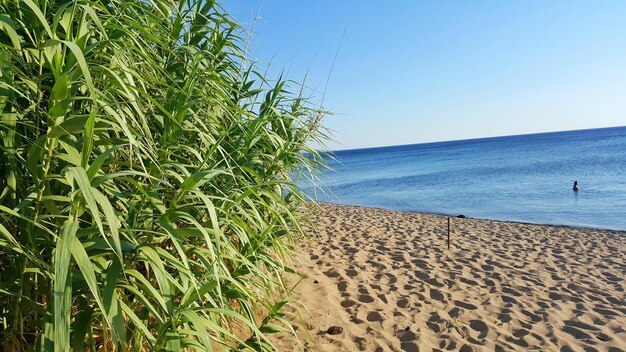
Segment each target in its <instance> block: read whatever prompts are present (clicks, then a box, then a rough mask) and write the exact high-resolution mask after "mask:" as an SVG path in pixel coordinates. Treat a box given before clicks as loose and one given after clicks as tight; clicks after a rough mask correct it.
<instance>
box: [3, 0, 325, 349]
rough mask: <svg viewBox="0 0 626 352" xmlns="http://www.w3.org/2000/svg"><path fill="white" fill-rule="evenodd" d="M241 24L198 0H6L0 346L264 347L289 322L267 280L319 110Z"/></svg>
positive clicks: (277, 278) (295, 201)
mask: <svg viewBox="0 0 626 352" xmlns="http://www.w3.org/2000/svg"><path fill="white" fill-rule="evenodd" d="M242 33H243V31H242V30H241V29H240V27H239V26H238V25H237V24H236V23H234V22H233V21H232V20H231V19H230V18H229V16H228V15H227V14H226V13H225V12H224V11H223V10H222V9H221V8H220V7H219V6H218V5H216V4H215V3H214V2H213V1H208V0H188V1H173V0H170V1H167V0H150V1H145V0H111V1H93V0H92V1H88V0H84V1H54V0H38V1H37V0H0V39H1V40H0V112H1V113H2V115H1V118H0V343H1V346H2V349H3V350H5V351H20V350H54V351H67V350H70V349H71V350H74V351H82V350H92V351H96V350H99V351H100V350H101V351H112V350H130V351H139V350H166V351H179V350H181V349H191V350H221V349H232V348H238V349H246V348H250V349H257V350H269V349H272V346H271V344H270V343H269V341H268V340H267V337H266V334H267V333H270V332H273V331H275V330H278V329H280V326H282V328H285V329H289V326H288V323H286V321H285V320H284V319H283V313H281V307H282V306H283V305H284V304H285V302H284V301H279V302H274V301H272V300H270V299H269V298H268V297H269V296H270V295H271V293H272V292H274V291H275V290H276V289H277V288H280V287H281V286H282V285H283V281H282V276H281V275H282V274H283V273H284V272H285V271H286V270H287V268H286V267H285V264H284V258H285V255H286V253H287V252H288V243H289V241H290V240H291V239H292V236H294V234H295V235H298V234H300V233H301V230H300V228H299V218H298V216H297V215H296V212H295V209H296V208H297V207H298V206H299V205H300V204H301V201H302V196H301V194H300V193H299V192H298V190H297V188H296V187H294V185H293V182H292V179H291V175H292V173H293V172H294V170H297V169H299V168H303V167H304V168H314V167H316V162H315V161H313V159H314V158H313V156H315V155H316V153H315V151H314V150H311V149H310V148H309V147H308V146H307V145H308V144H307V141H308V140H310V139H311V138H318V137H319V136H321V134H319V132H318V126H319V117H320V115H319V113H318V112H317V111H316V110H314V109H311V108H310V105H309V104H308V103H307V101H306V99H304V97H303V96H302V94H300V95H294V94H291V93H289V92H288V91H287V85H288V84H287V83H288V82H285V81H283V80H281V79H279V80H278V81H276V82H271V81H268V80H266V78H265V77H264V75H262V74H260V73H259V72H258V71H257V70H256V67H255V66H254V65H252V64H251V63H249V62H248V61H247V59H246V57H245V55H244V50H242V48H241V46H242V43H243V41H242V39H241V36H242ZM292 85H293V84H292ZM260 312H262V313H264V314H260ZM277 324H278V326H277Z"/></svg>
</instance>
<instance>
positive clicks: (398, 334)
mask: <svg viewBox="0 0 626 352" xmlns="http://www.w3.org/2000/svg"><path fill="white" fill-rule="evenodd" d="M446 219H447V218H446V217H443V216H436V215H428V214H414V213H403V212H395V211H387V210H380V209H371V208H362V207H354V206H337V205H319V214H318V215H314V216H313V222H314V223H315V224H317V229H316V230H315V231H313V230H311V231H310V235H311V240H310V242H309V243H306V244H304V245H303V246H302V248H300V249H299V253H300V254H299V258H300V263H297V264H296V268H297V269H298V270H300V272H302V273H304V274H305V275H306V277H305V278H304V279H303V280H302V282H301V283H300V285H298V287H297V289H296V294H295V295H294V297H293V298H296V299H298V300H300V302H302V304H303V305H304V306H306V308H307V309H308V311H307V309H305V308H303V307H300V309H299V313H298V314H299V315H300V316H301V318H302V320H298V319H295V318H294V319H292V320H293V321H295V322H296V326H297V328H296V329H297V335H298V336H299V338H300V343H297V342H296V339H294V338H293V337H292V336H286V335H283V336H277V337H276V338H277V346H278V350H279V351H297V350H305V351H401V350H404V351H429V352H430V351H439V350H441V351H528V350H533V351H624V350H626V330H625V329H626V293H625V292H624V289H625V286H626V282H625V277H626V237H625V236H626V233H623V232H622V233H618V232H614V231H613V232H612V231H599V230H591V229H577V228H570V227H558V226H541V225H530V224H520V223H511V222H501V221H489V220H477V219H460V218H452V219H451V220H452V235H451V238H452V240H451V249H447V248H446V233H447V224H446V221H447V220H446ZM331 326H338V327H341V328H342V329H343V331H342V332H341V333H339V334H337V335H331V334H328V333H326V331H327V330H328V328H329V327H331Z"/></svg>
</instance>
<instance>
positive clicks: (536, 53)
mask: <svg viewBox="0 0 626 352" xmlns="http://www.w3.org/2000/svg"><path fill="white" fill-rule="evenodd" d="M223 5H224V7H225V8H226V9H227V10H228V11H229V12H230V13H231V14H232V15H233V16H235V18H236V19H237V20H239V22H240V23H242V24H243V25H244V26H245V27H247V28H249V27H250V26H251V24H252V22H253V19H254V18H255V17H256V16H257V14H258V15H259V16H260V18H259V19H258V20H257V23H256V27H255V30H254V33H253V37H252V43H251V54H252V55H253V56H254V58H255V59H256V60H257V61H259V62H261V63H262V64H268V63H271V65H272V72H274V73H276V72H279V70H281V69H284V70H286V71H287V73H288V76H289V78H292V79H295V80H301V79H302V77H303V76H304V74H305V73H306V72H307V71H308V72H309V82H308V83H309V86H310V87H311V88H313V89H315V93H314V94H315V95H314V99H317V101H318V102H319V100H320V99H321V96H322V92H323V90H324V85H325V82H326V78H327V76H328V73H329V70H330V67H331V64H332V62H333V57H334V56H335V52H336V50H337V47H338V45H339V43H340V40H341V37H342V34H343V33H344V29H345V31H346V34H345V38H344V39H343V44H342V46H341V49H340V51H339V56H338V58H337V61H336V63H335V67H334V69H333V72H332V76H331V77H330V82H329V84H328V89H327V91H326V98H325V101H324V108H326V109H328V110H331V111H333V112H334V115H332V116H327V118H326V119H325V125H326V126H327V127H328V128H330V129H332V130H333V131H334V139H335V141H336V142H333V143H330V144H329V147H330V148H331V149H350V148H360V147H370V146H382V145H396V144H410V143H421V142H431V141H443V140H454V139H466V138H477V137H487V136H498V135H511V134H523V133H534V132H547V131H560V130H572V129H584V128H595V127H608V126H623V125H626V1H623V0H619V1H573V0H568V1H538V0H537V1H534V0H533V1H496V0H492V1H435V0H431V1H409V0H406V1H394V0H390V1H384V2H381V1H356V0H349V1H348V0H316V1H314V0H297V1H287V0H284V1H279V0H237V1H235V0H227V1H226V2H224V3H223Z"/></svg>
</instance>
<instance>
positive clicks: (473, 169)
mask: <svg viewBox="0 0 626 352" xmlns="http://www.w3.org/2000/svg"><path fill="white" fill-rule="evenodd" d="M334 157H335V158H336V160H332V159H330V158H327V162H328V164H329V166H330V167H331V168H332V169H333V171H327V173H326V175H324V176H321V178H320V180H319V181H318V182H319V183H320V184H321V185H322V186H323V187H322V190H320V189H317V190H315V189H314V188H313V187H311V186H310V184H303V185H302V186H303V188H304V189H305V190H306V191H307V192H308V193H309V194H311V195H315V197H316V199H317V200H318V201H322V202H329V203H335V204H351V205H362V206H368V207H378V208H386V209H394V210H403V211H415V212H427V213H438V214H448V215H459V214H463V215H465V216H468V217H476V218H484V219H495V220H510V221H520V222H529V223H537V224H557V225H571V226H580V227H593V228H603V229H614V230H626V127H616V128H602V129H593V130H580V131H567V132H554V133H540V134H529V135H518V136H507V137H494V138H482V139H472V140H461V141H451V142H437V143H427V144H413V145H400V146H392V147H381V148H369V149H358V150H345V151H337V152H334ZM575 180H577V181H578V182H579V184H580V187H581V190H580V191H579V192H574V191H573V190H572V185H573V183H574V181H575Z"/></svg>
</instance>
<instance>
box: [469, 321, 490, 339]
mask: <svg viewBox="0 0 626 352" xmlns="http://www.w3.org/2000/svg"><path fill="white" fill-rule="evenodd" d="M469 326H470V328H472V330H474V331H478V332H479V334H478V337H477V338H478V339H484V338H485V337H487V333H488V332H489V328H488V327H487V324H485V322H484V321H482V320H477V319H474V320H470V324H469Z"/></svg>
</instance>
